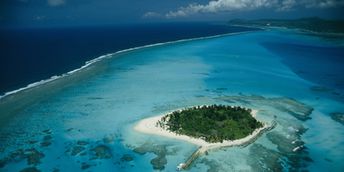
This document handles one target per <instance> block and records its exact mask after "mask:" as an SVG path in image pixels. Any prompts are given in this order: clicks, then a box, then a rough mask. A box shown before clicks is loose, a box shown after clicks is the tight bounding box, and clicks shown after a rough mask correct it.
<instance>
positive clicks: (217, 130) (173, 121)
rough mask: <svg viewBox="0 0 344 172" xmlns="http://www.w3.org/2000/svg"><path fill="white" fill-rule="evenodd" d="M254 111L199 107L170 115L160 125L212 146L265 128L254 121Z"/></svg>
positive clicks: (220, 106) (221, 106)
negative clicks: (202, 140) (252, 113)
mask: <svg viewBox="0 0 344 172" xmlns="http://www.w3.org/2000/svg"><path fill="white" fill-rule="evenodd" d="M251 111H252V110H251V109H246V108H243V107H239V106H235V107H231V106H225V105H210V106H196V107H192V108H187V109H183V110H180V111H174V112H172V113H170V114H167V115H165V116H164V117H162V118H161V120H159V121H158V122H157V125H159V126H160V127H163V128H164V129H166V130H169V131H172V132H174V133H177V134H181V135H187V136H191V137H195V138H201V139H204V140H205V141H207V142H210V143H215V142H223V141H224V140H236V139H240V138H244V137H246V136H247V135H249V134H251V133H252V132H253V131H254V130H255V129H257V128H260V127H262V126H263V124H262V123H261V122H259V121H257V120H256V119H255V118H254V117H252V115H251V114H250V113H251Z"/></svg>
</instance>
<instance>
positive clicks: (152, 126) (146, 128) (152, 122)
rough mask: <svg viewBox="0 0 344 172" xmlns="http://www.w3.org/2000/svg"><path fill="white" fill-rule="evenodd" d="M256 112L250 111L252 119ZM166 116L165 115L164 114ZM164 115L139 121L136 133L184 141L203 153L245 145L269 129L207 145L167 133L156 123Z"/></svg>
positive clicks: (261, 129) (262, 128)
mask: <svg viewBox="0 0 344 172" xmlns="http://www.w3.org/2000/svg"><path fill="white" fill-rule="evenodd" d="M257 112H258V111H257V110H252V112H251V115H252V116H253V117H256V114H257ZM165 115H166V114H165ZM165 115H159V116H154V117H150V118H145V119H143V120H141V121H139V122H138V123H137V124H136V125H135V127H134V129H135V130H136V131H138V132H141V133H146V134H153V135H159V136H164V137H169V138H173V139H178V140H184V141H187V142H189V143H192V144H195V145H198V146H201V147H202V148H203V149H204V151H206V150H208V149H213V148H219V147H230V146H238V145H243V144H245V143H248V142H250V141H251V140H252V139H254V138H256V136H258V135H259V134H260V132H262V131H263V130H264V129H266V128H268V127H270V126H269V125H267V124H265V123H263V127H261V128H258V129H256V130H255V131H253V132H252V134H250V135H248V136H246V137H244V138H242V139H238V140H233V141H231V140H226V141H223V142H222V143H208V142H206V141H204V140H202V139H196V138H192V137H189V136H186V135H178V134H175V133H173V132H170V131H167V130H165V129H163V128H161V127H159V126H158V125H156V123H157V122H158V121H159V120H160V119H161V118H162V117H163V116H165Z"/></svg>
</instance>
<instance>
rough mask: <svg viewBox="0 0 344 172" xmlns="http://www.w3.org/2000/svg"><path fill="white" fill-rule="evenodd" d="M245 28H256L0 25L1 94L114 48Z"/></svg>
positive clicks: (193, 25)
mask: <svg viewBox="0 0 344 172" xmlns="http://www.w3.org/2000/svg"><path fill="white" fill-rule="evenodd" d="M249 30H257V29H253V28H242V27H232V26H227V25H223V24H207V23H165V24H153V23H151V24H127V25H118V26H93V27H68V28H30V29H0V52H1V53H0V57H1V63H0V83H1V84H0V94H3V93H5V92H8V91H12V90H15V89H18V88H21V87H24V86H26V85H28V84H30V83H33V82H37V81H40V80H43V79H47V78H50V77H51V76H54V75H61V74H63V73H66V72H68V71H71V70H73V69H77V68H79V67H81V66H82V65H83V64H84V63H85V62H86V61H88V60H91V59H94V58H96V57H98V56H101V55H104V54H107V53H114V52H116V51H118V50H123V49H127V48H133V47H138V46H143V45H148V44H154V43H160V42H167V41H174V40H180V39H188V38H196V37H204V36H210V35H217V34H224V33H232V32H239V31H249Z"/></svg>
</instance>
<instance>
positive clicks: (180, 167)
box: [177, 163, 186, 171]
mask: <svg viewBox="0 0 344 172" xmlns="http://www.w3.org/2000/svg"><path fill="white" fill-rule="evenodd" d="M185 165H186V164H185V163H180V164H179V165H178V166H177V170H178V171H181V170H183V169H184V168H185Z"/></svg>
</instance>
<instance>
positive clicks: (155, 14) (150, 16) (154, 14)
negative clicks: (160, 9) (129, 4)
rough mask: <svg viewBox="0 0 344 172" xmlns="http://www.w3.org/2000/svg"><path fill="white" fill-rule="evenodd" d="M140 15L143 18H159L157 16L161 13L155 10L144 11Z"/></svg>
mask: <svg viewBox="0 0 344 172" xmlns="http://www.w3.org/2000/svg"><path fill="white" fill-rule="evenodd" d="M142 17H143V18H159V17H162V15H161V14H159V13H156V12H152V11H149V12H146V13H145V14H144V15H143V16H142Z"/></svg>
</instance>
